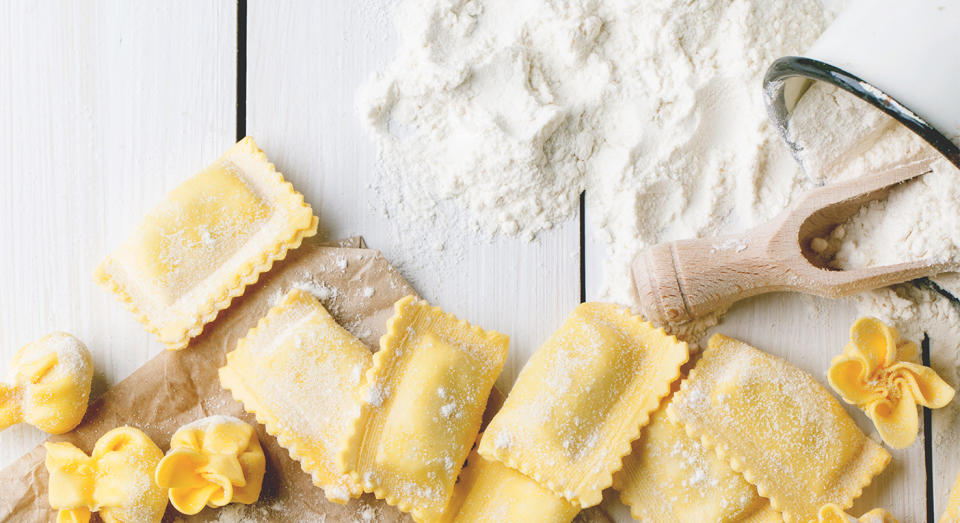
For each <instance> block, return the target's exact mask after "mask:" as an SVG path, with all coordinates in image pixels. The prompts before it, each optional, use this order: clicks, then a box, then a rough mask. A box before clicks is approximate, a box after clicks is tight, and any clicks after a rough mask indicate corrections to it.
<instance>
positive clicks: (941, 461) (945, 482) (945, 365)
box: [927, 303, 960, 521]
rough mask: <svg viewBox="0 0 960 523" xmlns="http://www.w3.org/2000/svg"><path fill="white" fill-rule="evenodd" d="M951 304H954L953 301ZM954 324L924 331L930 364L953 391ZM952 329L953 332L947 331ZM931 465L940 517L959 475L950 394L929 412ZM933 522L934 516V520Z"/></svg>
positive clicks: (958, 430)
mask: <svg viewBox="0 0 960 523" xmlns="http://www.w3.org/2000/svg"><path fill="white" fill-rule="evenodd" d="M953 306H954V307H957V306H958V305H957V304H956V303H953ZM955 329H956V326H955V325H954V326H952V328H951V327H948V328H944V329H938V330H937V331H934V332H929V333H927V336H928V337H929V357H930V360H929V361H930V366H931V367H933V369H934V370H936V371H937V374H939V375H940V377H942V378H943V379H944V380H946V381H947V383H949V384H950V385H951V386H953V388H954V389H955V390H960V365H958V357H960V356H958V355H960V352H958V351H960V339H958V338H957V337H956V333H955ZM951 331H954V332H951ZM930 421H931V425H932V430H931V438H930V440H931V445H932V447H931V456H930V457H931V458H932V460H931V466H932V471H931V474H930V477H931V479H932V487H931V489H930V494H931V497H932V500H933V515H934V517H935V518H940V516H941V514H943V511H944V510H945V509H946V507H947V499H948V498H949V496H950V489H952V488H953V484H954V482H955V481H957V479H958V476H960V453H958V452H957V449H958V448H960V399H958V398H957V397H954V399H953V401H952V402H950V404H949V405H947V406H946V407H944V408H942V409H937V410H934V411H932V412H931V413H930ZM935 521H936V519H935Z"/></svg>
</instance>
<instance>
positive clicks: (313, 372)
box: [220, 289, 372, 503]
mask: <svg viewBox="0 0 960 523" xmlns="http://www.w3.org/2000/svg"><path fill="white" fill-rule="evenodd" d="M371 363H372V355H371V353H370V350H369V349H368V348H367V347H366V346H365V345H364V344H363V343H361V342H360V340H358V339H356V338H355V337H354V336H353V335H352V334H350V333H349V332H347V331H346V330H345V329H344V328H343V327H341V326H340V325H338V324H337V322H336V321H335V320H334V319H333V318H332V317H331V316H330V314H329V313H328V312H327V310H326V309H324V308H323V305H321V304H320V302H319V301H317V299H316V298H314V297H313V296H311V295H310V294H307V293H306V292H303V291H301V290H297V289H294V290H291V291H290V292H289V293H287V295H286V296H285V297H284V298H283V299H282V300H281V301H280V303H278V304H277V305H276V306H274V307H273V308H272V309H270V312H268V313H267V315H266V316H265V317H263V319H261V320H260V322H259V323H258V324H257V326H256V327H254V328H253V329H251V330H250V332H249V333H248V334H247V336H246V337H245V338H243V339H242V340H240V341H239V342H237V349H236V350H234V351H233V352H231V353H229V354H227V364H226V365H225V366H224V367H222V368H221V369H220V383H221V385H223V388H225V389H227V390H229V391H230V392H231V393H233V396H234V398H236V399H237V400H238V401H240V402H241V403H243V407H244V409H245V410H246V411H247V412H250V413H253V414H255V415H256V417H257V421H259V422H260V423H262V424H264V425H265V426H266V428H267V432H269V433H270V434H272V435H274V436H276V438H277V441H278V442H279V443H280V445H281V446H283V447H284V448H285V449H287V450H288V451H290V456H291V457H293V459H295V460H297V461H299V462H300V466H301V467H302V468H303V470H304V471H306V472H307V473H309V474H311V475H312V476H313V482H314V484H316V485H317V486H318V487H321V488H323V490H324V494H326V496H327V498H328V499H330V500H331V501H335V502H338V503H344V502H346V501H347V500H348V499H349V498H350V497H351V496H357V495H359V494H360V493H361V489H360V485H359V484H358V483H357V482H356V481H354V480H353V479H351V478H350V477H349V476H348V475H346V474H344V473H343V472H342V471H341V470H340V469H339V467H338V466H337V463H336V455H337V452H339V450H340V448H341V447H342V445H343V443H344V439H345V437H346V436H347V435H348V432H349V428H350V427H351V426H352V425H351V423H352V420H353V419H354V418H355V417H356V415H357V414H358V408H359V400H358V397H357V391H358V389H359V387H360V384H361V381H362V379H363V374H364V372H365V371H366V370H367V368H369V367H370V365H371Z"/></svg>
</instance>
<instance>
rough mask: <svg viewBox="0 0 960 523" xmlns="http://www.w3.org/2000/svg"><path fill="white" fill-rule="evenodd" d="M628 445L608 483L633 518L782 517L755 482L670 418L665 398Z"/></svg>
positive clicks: (752, 521) (689, 521) (693, 522)
mask: <svg viewBox="0 0 960 523" xmlns="http://www.w3.org/2000/svg"><path fill="white" fill-rule="evenodd" d="M632 447H633V450H632V451H631V452H630V455H628V456H627V457H626V458H624V459H623V469H621V470H620V472H617V473H616V474H615V475H614V477H613V486H614V488H616V489H617V491H619V492H620V500H621V501H623V503H624V504H625V505H627V506H629V507H630V514H631V515H632V516H633V518H634V519H636V520H638V521H648V522H658V521H677V522H680V523H700V522H701V521H714V522H716V523H731V522H734V521H743V522H748V523H761V522H764V523H782V521H783V519H782V518H781V517H780V513H779V512H777V511H775V510H773V509H772V508H770V502H769V501H768V500H767V499H765V498H763V497H760V495H759V494H757V489H756V487H754V486H753V485H751V484H750V483H747V481H746V480H745V479H743V476H741V475H740V474H739V473H737V472H736V471H734V470H733V469H732V468H730V465H729V464H728V463H725V462H724V461H723V460H721V459H720V458H719V457H718V456H717V455H716V453H715V452H713V451H712V450H710V449H707V448H705V447H704V446H703V445H701V444H700V442H699V441H697V440H695V439H693V438H691V437H690V436H688V435H687V433H686V432H684V430H683V429H682V428H681V427H680V426H679V425H677V424H675V423H673V422H672V421H670V419H669V418H668V417H667V413H666V403H664V405H663V406H661V407H660V408H659V409H657V411H656V412H654V413H653V415H652V416H650V424H649V425H647V426H646V428H644V429H643V433H642V434H641V435H640V437H639V438H637V439H636V440H635V441H634V442H633V445H632Z"/></svg>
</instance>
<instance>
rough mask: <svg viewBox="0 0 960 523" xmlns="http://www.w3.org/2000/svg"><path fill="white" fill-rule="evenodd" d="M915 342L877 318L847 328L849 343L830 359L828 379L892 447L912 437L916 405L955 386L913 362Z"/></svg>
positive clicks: (940, 401)
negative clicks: (902, 337)
mask: <svg viewBox="0 0 960 523" xmlns="http://www.w3.org/2000/svg"><path fill="white" fill-rule="evenodd" d="M917 352H918V351H917V344H916V343H913V342H909V341H901V340H900V339H899V335H898V334H897V330H896V329H895V328H893V327H891V326H889V325H886V324H885V323H883V322H882V321H880V320H878V319H876V318H860V319H859V320H857V321H856V322H854V324H853V326H852V327H850V343H848V344H847V346H846V348H845V349H844V350H843V353H842V354H840V355H838V356H836V357H835V358H833V361H832V362H831V363H830V370H829V371H828V373H827V378H828V380H829V382H830V386H832V387H833V389H834V390H835V391H837V392H838V393H839V394H840V396H841V397H843V399H844V401H846V402H847V403H851V404H853V405H856V406H858V407H860V408H861V409H862V410H863V411H864V412H865V413H866V414H867V416H869V417H870V419H871V420H873V424H874V425H875V426H876V427H877V430H878V431H879V432H880V437H881V438H883V441H884V442H885V443H886V444H887V445H890V446H891V447H893V448H896V449H902V448H906V447H908V446H910V444H911V443H913V441H914V440H915V439H916V438H917V433H918V431H919V415H918V414H917V405H922V406H924V407H930V408H934V409H936V408H940V407H943V406H944V405H946V404H947V403H949V402H950V400H951V399H953V394H954V390H953V388H952V387H950V385H948V384H947V383H946V382H945V381H943V379H941V378H940V376H938V375H937V373H936V372H935V371H934V370H933V369H931V368H929V367H924V366H923V365H920V364H919V363H916V362H915V361H916V359H917Z"/></svg>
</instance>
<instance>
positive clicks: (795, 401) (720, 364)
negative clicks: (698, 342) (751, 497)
mask: <svg viewBox="0 0 960 523" xmlns="http://www.w3.org/2000/svg"><path fill="white" fill-rule="evenodd" d="M667 413H668V415H669V416H670V418H671V420H672V421H674V422H676V423H680V424H681V425H682V426H683V427H684V429H685V430H686V432H687V433H688V434H689V435H690V436H691V437H694V438H700V440H701V441H702V442H703V443H704V445H705V446H707V447H710V448H716V450H717V452H718V453H719V455H720V456H721V457H722V458H724V459H726V460H728V461H729V462H730V464H731V466H732V467H733V468H734V470H737V471H739V472H741V473H742V474H743V476H744V478H745V479H746V480H747V481H749V482H750V483H752V484H754V485H756V487H757V491H758V492H759V493H760V495H762V496H764V497H767V498H769V499H770V503H771V505H772V506H773V508H774V509H775V510H778V511H780V512H782V513H783V518H784V520H785V521H787V522H788V523H790V522H795V521H802V522H806V521H810V520H811V519H815V518H816V517H817V511H818V510H819V508H820V507H821V506H822V505H825V504H828V503H835V504H837V505H839V506H840V507H842V508H845V507H849V506H851V505H852V504H853V500H854V499H855V498H857V497H858V496H859V495H860V493H861V491H862V489H863V487H864V486H865V485H867V484H868V483H870V481H871V480H872V478H873V476H875V475H876V474H878V473H879V472H880V471H882V470H883V469H884V467H886V465H887V463H888V462H889V461H890V454H888V453H887V452H886V451H885V450H883V448H882V447H880V445H878V444H877V443H876V442H874V441H873V440H871V439H869V438H867V437H866V436H865V435H864V434H863V432H861V431H860V429H859V428H857V425H856V423H854V421H853V420H852V419H851V418H850V416H849V415H847V413H846V411H844V410H843V407H842V406H840V404H839V403H838V402H837V400H835V399H834V398H833V396H831V395H830V393H828V392H827V391H826V390H824V388H823V387H821V386H820V385H819V384H818V383H817V382H816V381H815V380H814V379H813V377H811V376H810V375H809V374H807V373H805V372H803V371H802V370H800V369H798V368H796V367H794V366H792V365H790V364H788V363H787V362H785V361H783V360H780V359H778V358H775V357H773V356H770V355H768V354H766V353H764V352H761V351H759V350H757V349H755V348H753V347H750V346H749V345H747V344H745V343H743V342H740V341H737V340H734V339H731V338H727V337H726V336H722V335H719V334H717V335H714V336H713V337H711V338H710V342H709V347H708V349H707V351H706V352H705V353H704V355H703V357H702V358H701V359H700V361H698V362H697V365H696V367H695V368H694V370H693V371H691V373H690V375H689V376H688V377H687V378H686V379H685V380H684V381H683V383H682V385H681V388H680V391H679V392H677V393H676V394H675V395H674V398H673V400H672V401H671V402H670V405H669V406H668V407H667Z"/></svg>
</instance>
